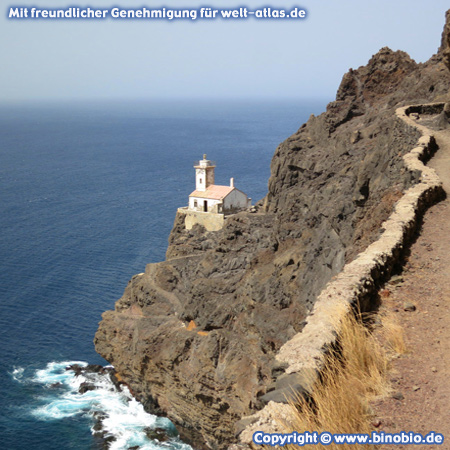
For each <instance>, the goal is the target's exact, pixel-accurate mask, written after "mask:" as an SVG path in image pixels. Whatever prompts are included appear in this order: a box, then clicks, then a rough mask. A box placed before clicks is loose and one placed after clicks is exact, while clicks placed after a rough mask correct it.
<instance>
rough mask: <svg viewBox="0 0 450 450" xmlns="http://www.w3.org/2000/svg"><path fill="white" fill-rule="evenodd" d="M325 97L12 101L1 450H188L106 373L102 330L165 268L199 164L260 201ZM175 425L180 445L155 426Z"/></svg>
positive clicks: (6, 118)
mask: <svg viewBox="0 0 450 450" xmlns="http://www.w3.org/2000/svg"><path fill="white" fill-rule="evenodd" d="M325 105H326V101H325V100H289V101H287V100H286V101H281V100H280V101H275V100H267V101H263V100H259V101H251V100H245V101H244V100H239V101H238V100H215V101H212V100H210V101H202V100H196V101H193V100H189V101H188V100H184V101H174V100H167V101H163V100H158V101H134V102H131V101H128V102H126V101H115V102H112V101H103V102H81V101H80V102H71V103H70V102H69V103H63V102H59V103H58V102H55V103H48V102H45V103H44V102H42V103H20V104H6V103H4V104H0V231H1V232H0V256H1V258H0V405H1V411H0V448H1V449H5V450H24V449H27V450H28V449H36V450H65V449H77V450H88V449H101V448H104V447H105V442H104V441H102V440H101V439H99V438H98V437H96V435H95V432H94V425H95V416H96V415H99V414H100V415H101V416H102V417H103V418H104V421H103V425H104V432H105V433H106V436H108V437H109V438H110V440H111V442H110V444H108V445H109V448H111V449H112V450H122V449H124V450H125V449H129V448H140V449H142V450H147V449H151V450H159V449H167V450H189V449H190V448H191V447H190V446H189V445H188V444H186V443H183V442H182V441H181V440H180V439H179V438H178V437H177V436H176V430H175V429H174V427H173V425H172V424H171V423H170V422H169V421H168V420H167V419H165V418H161V417H156V416H154V415H151V414H148V413H147V412H145V411H144V409H143V407H142V405H140V404H139V403H138V402H137V401H136V400H134V399H133V398H132V396H131V395H130V393H129V392H128V391H127V389H126V388H125V389H123V390H122V391H118V390H117V389H116V388H115V387H114V386H113V385H112V383H111V381H110V380H109V378H108V377H107V376H106V375H103V376H102V375H95V376H94V378H95V379H91V380H90V381H91V382H93V383H94V384H95V385H96V386H97V389H95V390H91V391H88V392H86V393H84V394H80V393H79V392H78V388H79V386H80V385H81V383H83V382H84V381H86V377H85V376H83V375H79V376H75V372H74V371H72V370H67V367H68V366H70V365H72V364H75V363H76V364H79V365H81V366H84V365H87V364H100V365H103V366H107V365H108V362H107V361H105V360H103V359H102V358H101V357H100V356H99V355H97V354H96V352H95V349H94V344H93V338H94V334H95V332H96V329H97V326H98V322H99V321H100V320H101V314H102V312H103V311H106V310H109V309H113V308H114V303H115V301H116V300H117V299H118V298H120V297H121V295H122V293H123V290H124V288H125V286H126V285H127V282H128V280H129V279H130V278H131V277H132V276H133V275H134V274H136V273H139V272H143V271H144V270H145V265H146V264H148V263H152V262H158V261H161V260H163V259H164V255H165V251H166V249H167V239H168V236H169V233H170V230H171V228H172V225H173V220H174V217H175V213H176V210H177V208H178V207H180V206H185V205H187V201H188V196H189V194H190V192H191V191H192V190H194V168H193V164H194V161H195V160H199V159H202V157H203V154H207V157H208V159H211V160H214V161H215V162H216V184H228V183H229V179H230V177H234V179H235V185H236V187H238V188H239V189H240V190H242V191H244V192H245V193H247V194H248V195H249V196H250V197H251V198H252V199H253V203H254V202H256V201H258V200H260V199H261V198H262V197H264V195H265V194H266V192H267V182H268V178H269V176H270V161H271V158H272V155H273V153H274V151H275V149H276V147H277V145H278V144H279V143H280V142H282V141H283V140H284V139H285V138H287V137H288V136H290V135H291V134H292V133H294V132H295V131H296V130H297V129H298V128H299V127H300V125H301V124H302V123H303V122H305V121H306V120H307V119H308V117H309V116H310V114H312V113H314V114H319V113H321V112H322V111H323V110H324V109H325ZM156 428H163V429H166V430H167V433H168V435H169V436H171V437H170V439H169V440H168V441H165V442H163V441H162V440H161V441H160V440H158V439H154V436H153V437H152V434H151V433H149V430H152V429H156Z"/></svg>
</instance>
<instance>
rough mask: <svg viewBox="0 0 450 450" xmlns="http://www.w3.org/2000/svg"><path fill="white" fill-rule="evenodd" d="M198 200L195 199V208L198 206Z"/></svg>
mask: <svg viewBox="0 0 450 450" xmlns="http://www.w3.org/2000/svg"><path fill="white" fill-rule="evenodd" d="M197 206H198V205H197V200H194V208H197Z"/></svg>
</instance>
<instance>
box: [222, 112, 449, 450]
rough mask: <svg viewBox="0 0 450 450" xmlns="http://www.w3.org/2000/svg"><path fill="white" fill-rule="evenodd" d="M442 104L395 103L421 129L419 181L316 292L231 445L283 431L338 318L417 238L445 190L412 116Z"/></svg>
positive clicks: (362, 303) (426, 134) (428, 136)
mask: <svg viewBox="0 0 450 450" xmlns="http://www.w3.org/2000/svg"><path fill="white" fill-rule="evenodd" d="M443 107H444V105H443V104H442V103H439V104H437V103H435V104H430V105H417V106H408V107H404V108H399V109H397V111H396V114H397V117H398V118H399V119H400V120H403V121H404V122H406V123H407V124H408V125H410V126H411V127H415V128H417V129H418V130H419V131H420V132H421V134H422V136H421V137H420V139H419V140H418V142H417V146H416V147H414V148H413V149H412V150H411V151H410V152H409V153H408V154H406V155H405V156H404V157H403V158H404V161H405V165H406V167H407V168H408V169H409V170H410V171H412V172H416V173H420V179H419V182H418V183H417V184H415V185H414V186H412V187H411V188H409V189H408V190H407V191H406V192H405V193H404V195H403V196H402V198H401V199H400V200H399V201H398V202H397V204H396V206H395V209H394V212H393V213H392V214H391V216H390V217H389V219H388V220H387V221H386V222H384V223H383V225H382V231H383V233H382V235H381V236H380V238H379V239H378V240H377V241H376V242H374V243H373V244H371V245H370V246H369V247H368V248H367V249H366V250H365V251H364V252H362V253H361V254H359V255H358V257H357V258H356V259H355V260H354V261H352V262H351V263H349V264H347V265H346V266H345V267H344V269H343V270H342V272H341V273H339V274H338V275H337V276H335V277H334V278H333V279H332V280H331V281H330V282H329V283H328V284H327V286H326V287H325V289H324V290H323V291H322V292H321V293H320V295H319V296H318V298H317V301H316V303H315V305H314V308H313V311H312V313H311V314H310V315H309V316H308V318H307V324H306V325H305V327H304V329H303V330H302V331H301V332H300V333H298V334H297V335H295V336H294V337H293V338H292V339H291V340H290V341H288V342H286V343H285V344H284V345H283V346H282V347H281V349H280V351H279V352H278V354H277V355H276V359H277V360H278V361H279V363H280V366H282V367H284V368H285V373H284V374H283V375H281V376H280V377H279V378H278V379H277V381H276V384H275V390H273V391H271V392H269V393H268V394H266V396H265V397H266V400H269V402H268V404H267V405H266V406H265V407H264V408H263V409H262V410H260V411H258V412H257V413H256V414H254V415H252V416H249V417H245V418H243V419H241V420H240V421H239V422H238V423H237V424H236V432H237V434H239V440H240V442H241V444H240V445H236V444H235V445H233V446H231V447H230V450H231V449H232V448H242V447H246V446H247V445H248V444H251V442H252V436H253V433H254V432H255V431H259V430H262V431H265V432H269V433H270V432H277V431H278V432H279V431H280V430H279V429H278V424H279V423H280V421H283V418H288V417H289V416H290V408H289V406H288V405H287V404H286V400H283V399H285V398H286V396H289V394H292V391H293V390H295V391H297V392H302V391H304V390H306V391H308V390H310V389H311V386H312V385H313V383H314V381H315V380H316V379H317V377H318V374H319V372H320V370H321V369H322V368H323V365H324V361H325V358H324V356H325V353H326V351H327V349H328V348H330V346H332V345H334V344H335V343H336V336H337V335H338V327H339V323H340V320H341V319H342V318H343V317H344V316H345V315H346V314H349V313H350V312H351V311H352V308H353V307H354V306H358V307H359V308H360V309H361V310H362V311H364V310H367V309H368V308H369V307H370V303H371V300H372V299H373V298H374V297H375V295H376V293H377V291H378V288H379V287H380V285H381V283H382V282H384V281H385V280H387V279H388V277H389V275H390V274H391V272H392V270H393V268H394V267H395V265H396V264H398V263H399V261H400V259H401V257H402V254H403V251H404V249H405V247H406V246H407V245H408V244H409V243H410V241H411V239H412V238H413V236H414V234H415V232H416V230H417V226H418V224H419V223H420V217H421V215H422V214H423V213H424V211H425V210H426V209H427V208H428V207H429V206H430V205H431V204H433V203H435V202H436V201H437V200H438V199H439V198H440V197H442V196H443V195H444V191H443V188H442V182H441V181H440V179H439V177H438V176H437V174H436V172H435V171H434V170H433V169H431V168H429V167H427V166H425V165H424V162H426V161H427V160H428V159H429V158H430V156H432V154H433V153H434V151H435V150H436V148H437V146H436V142H435V139H434V137H433V136H432V131H431V130H429V129H428V128H426V127H424V126H422V125H419V124H417V123H416V122H415V121H414V120H412V119H411V118H410V117H409V114H410V113H412V112H417V113H424V114H427V113H430V112H432V113H438V112H440V111H442V109H443ZM270 399H273V401H270ZM242 444H244V445H242ZM245 444H247V445H245Z"/></svg>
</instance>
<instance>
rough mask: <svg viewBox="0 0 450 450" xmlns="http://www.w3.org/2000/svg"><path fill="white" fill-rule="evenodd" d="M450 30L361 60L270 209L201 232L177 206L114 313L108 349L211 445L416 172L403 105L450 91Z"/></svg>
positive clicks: (107, 326)
mask: <svg viewBox="0 0 450 450" xmlns="http://www.w3.org/2000/svg"><path fill="white" fill-rule="evenodd" d="M449 28H450V27H449V26H448V25H447V26H446V28H445V30H444V34H443V38H442V44H441V47H440V49H439V51H438V53H437V54H436V55H434V56H433V57H432V58H431V59H430V60H429V61H428V62H427V63H425V64H417V63H415V62H414V61H413V60H412V59H411V58H410V57H409V56H408V55H407V54H406V53H404V52H401V51H396V52H394V51H392V50H390V49H388V48H383V49H381V50H380V51H379V52H378V53H377V54H376V55H374V56H373V57H372V58H371V59H370V61H369V63H368V64H367V65H366V66H364V67H360V68H359V69H357V70H352V69H350V71H349V72H348V73H347V74H345V75H344V77H343V79H342V82H341V85H340V87H339V90H338V93H337V96H336V100H335V101H334V102H332V103H330V104H329V105H328V107H327V111H326V112H325V113H323V114H322V115H320V116H318V117H314V116H311V117H310V119H309V120H308V122H307V123H306V124H304V125H302V126H301V127H300V129H299V130H298V131H297V132H296V133H295V134H294V135H293V136H291V137H289V138H288V139H287V140H286V141H285V142H283V143H282V144H281V145H280V146H279V147H278V148H277V149H276V151H275V155H274V157H273V160H272V164H271V177H270V179H269V183H268V193H267V195H266V197H265V198H264V199H263V200H261V201H260V202H259V203H258V205H257V208H256V212H247V211H245V212H241V213H238V214H235V215H232V216H229V217H228V218H227V219H226V221H225V225H224V227H223V229H222V230H221V231H216V232H206V231H205V230H204V229H203V228H202V227H201V226H198V225H197V226H195V227H194V228H193V229H192V230H190V231H187V230H186V229H185V227H184V224H183V217H182V216H179V215H177V217H176V218H175V224H174V227H173V230H172V232H171V234H170V237H169V248H168V250H167V255H166V261H164V262H161V263H157V264H149V265H148V266H147V267H146V270H145V273H143V274H139V275H136V276H134V277H133V278H132V280H130V282H129V283H128V286H127V287H126V289H125V292H124V295H123V297H122V298H121V299H119V300H118V301H117V303H116V307H115V310H114V311H107V312H105V313H104V315H103V320H102V322H101V323H100V326H99V329H98V332H97V334H96V337H95V344H96V349H97V351H98V352H99V353H100V354H101V355H102V356H103V357H104V358H105V359H107V360H108V361H109V362H111V363H112V364H114V366H115V367H116V370H117V371H118V373H119V374H120V376H121V377H122V379H123V380H124V381H126V382H127V383H128V385H129V386H130V388H131V389H132V391H133V393H134V394H135V395H136V397H137V398H138V399H140V400H141V401H142V402H143V403H144V405H145V406H146V408H147V409H148V410H150V411H155V412H157V413H160V414H164V415H167V416H168V417H169V418H170V419H171V420H172V421H173V422H174V423H175V424H176V425H178V426H179V428H180V431H182V435H183V436H184V437H185V438H187V439H189V440H190V441H191V442H194V443H195V445H196V447H197V448H200V447H210V448H224V447H226V446H227V445H228V444H229V443H230V442H232V441H233V440H234V438H235V428H234V424H235V423H236V422H237V421H238V420H239V419H240V418H241V417H243V416H246V415H249V414H251V413H252V412H254V411H255V410H258V409H260V408H261V407H262V406H263V405H264V403H265V402H266V401H267V400H268V398H269V397H270V396H268V395H267V393H268V392H270V391H271V390H272V389H273V386H274V382H275V381H276V379H277V377H279V376H280V375H281V374H282V373H283V366H280V365H279V364H277V363H276V362H275V360H274V355H275V353H276V352H277V351H278V350H279V349H280V347H281V346H282V345H283V344H284V343H285V342H286V341H288V340H289V339H291V338H292V337H293V336H294V335H295V334H296V333H298V332H300V331H301V330H302V327H303V326H304V323H305V319H306V318H307V316H308V313H309V311H310V310H311V308H312V305H313V304H314V301H315V299H316V297H317V295H318V294H319V292H320V291H321V290H322V288H323V287H324V286H325V284H326V283H327V282H328V281H329V280H330V279H331V277H332V276H333V275H335V274H337V273H338V272H339V271H340V270H341V269H342V268H343V266H344V265H345V264H346V263H347V262H350V261H351V260H352V259H353V258H354V257H355V256H356V255H357V254H358V253H359V252H360V251H361V250H363V249H364V248H366V247H367V246H368V245H369V244H370V243H371V242H373V241H374V240H376V239H377V238H378V236H379V234H380V232H381V230H380V225H381V223H382V222H383V221H384V220H386V218H387V217H388V216H389V214H390V213H391V211H392V208H393V205H394V204H395V202H396V201H397V200H398V199H399V198H400V197H401V195H402V192H403V191H404V190H405V189H406V188H408V187H409V186H410V185H412V184H413V183H415V181H416V179H417V174H415V173H411V172H410V171H408V170H406V169H405V167H404V163H403V159H402V155H403V154H405V153H406V152H408V151H409V150H410V148H411V147H412V146H413V145H414V143H415V142H416V140H417V138H418V132H417V131H416V130H415V129H413V128H412V127H408V125H406V124H405V123H404V122H402V121H401V120H398V118H396V116H395V109H396V108H397V107H398V106H402V105H406V104H411V103H427V102H431V101H438V100H439V101H446V100H447V99H448V97H447V96H448V92H449V85H450V77H449V74H448V69H447V68H446V63H448V61H449V59H448V54H450V52H449V50H448V49H449V36H450V32H449Z"/></svg>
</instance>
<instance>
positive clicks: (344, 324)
mask: <svg viewBox="0 0 450 450" xmlns="http://www.w3.org/2000/svg"><path fill="white" fill-rule="evenodd" d="M338 329H339V330H340V334H339V339H338V346H337V348H336V349H334V350H332V351H330V352H329V355H328V357H327V360H326V364H325V367H324V369H323V371H322V376H321V378H320V380H319V381H318V382H317V383H316V384H315V388H314V390H313V395H312V397H311V398H307V399H305V398H304V397H299V398H297V400H296V401H295V402H294V403H293V404H292V405H291V406H292V409H293V416H292V417H293V418H292V422H291V423H289V424H288V425H286V424H284V426H285V428H286V432H291V431H297V432H304V431H317V432H319V433H320V432H322V431H329V432H331V433H370V432H371V431H372V430H374V429H375V428H374V426H373V425H372V423H371V422H372V417H371V413H372V412H371V408H370V401H371V400H373V399H375V398H376V397H379V396H385V395H387V394H388V393H389V391H390V388H389V383H388V380H387V371H388V362H389V354H390V353H391V352H400V353H401V352H404V350H405V346H404V340H403V333H402V330H401V327H400V326H399V325H398V324H396V323H395V322H394V321H392V320H391V319H389V318H388V317H383V318H382V319H381V329H380V333H376V336H375V335H374V334H373V333H372V332H371V331H369V328H368V327H367V326H366V325H365V324H364V321H363V320H362V319H361V315H356V316H355V315H353V314H349V315H347V317H345V318H344V319H343V320H342V321H341V322H340V324H339V327H338ZM379 337H381V341H380V339H379ZM286 448H288V449H292V450H294V449H295V450H296V449H297V448H298V447H297V446H295V445H292V446H289V445H288V446H286ZM303 448H311V449H313V448H314V449H316V450H317V449H320V448H327V449H329V450H347V449H348V450H350V449H351V450H362V449H370V448H374V446H369V445H342V444H339V445H337V444H331V445H328V446H322V445H310V446H308V445H306V446H305V447H303Z"/></svg>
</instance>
